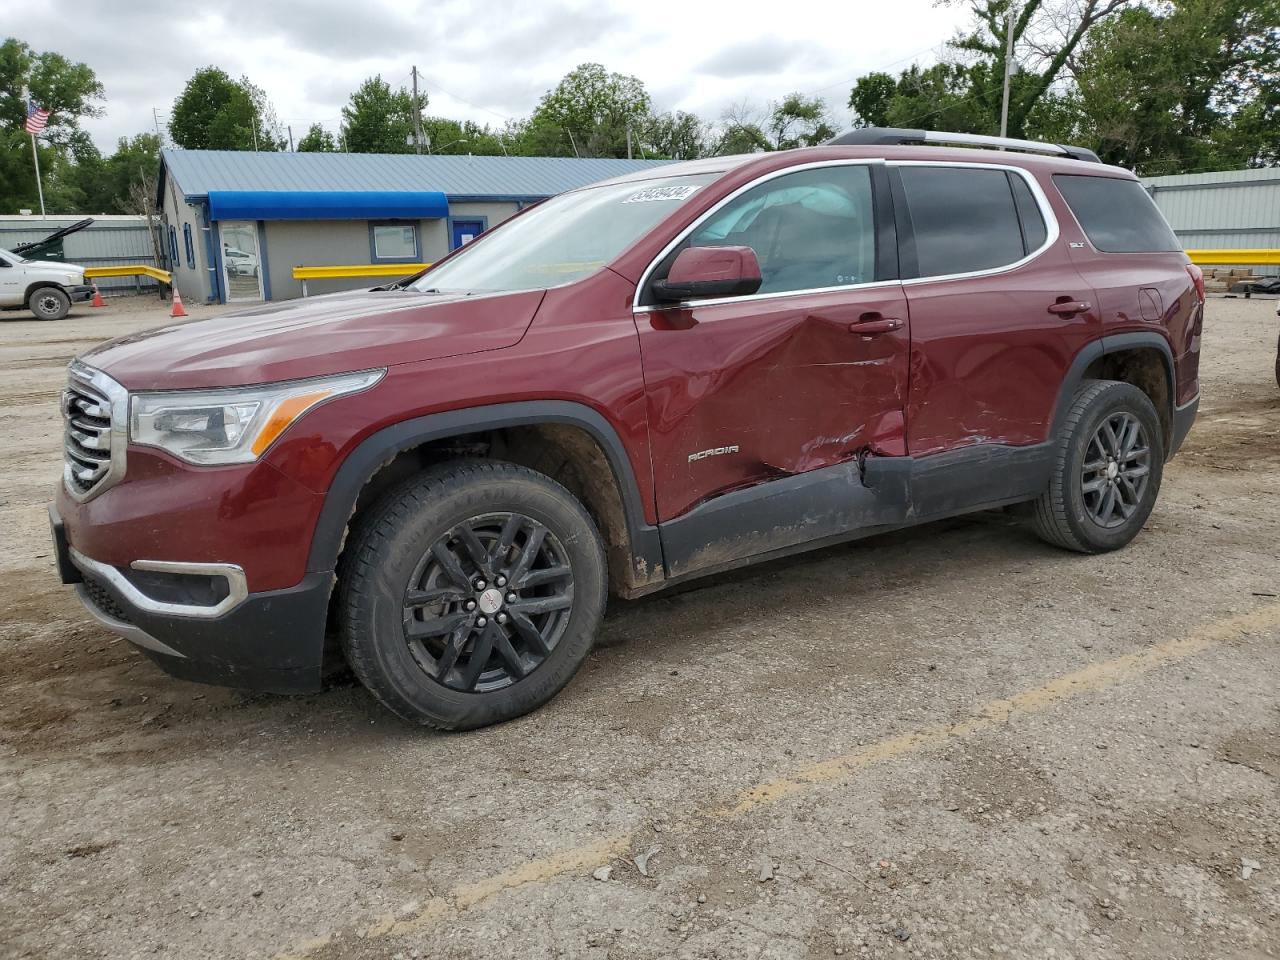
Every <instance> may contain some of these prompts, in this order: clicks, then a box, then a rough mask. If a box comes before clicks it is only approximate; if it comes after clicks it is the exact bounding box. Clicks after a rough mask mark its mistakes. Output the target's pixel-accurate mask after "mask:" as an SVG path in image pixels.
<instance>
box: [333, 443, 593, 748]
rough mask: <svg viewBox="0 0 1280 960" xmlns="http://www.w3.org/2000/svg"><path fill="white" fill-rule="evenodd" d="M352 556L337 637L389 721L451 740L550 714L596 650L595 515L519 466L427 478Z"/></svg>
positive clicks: (367, 531) (363, 534) (402, 493)
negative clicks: (541, 711)
mask: <svg viewBox="0 0 1280 960" xmlns="http://www.w3.org/2000/svg"><path fill="white" fill-rule="evenodd" d="M347 557H348V558H349V559H347V560H344V564H345V565H346V569H345V571H344V574H343V581H342V584H341V587H340V594H339V612H340V618H341V619H340V637H341V640H342V646H343V649H344V651H345V652H346V655H347V660H348V662H349V663H350V665H351V668H352V670H353V671H354V672H355V674H356V676H357V677H359V679H360V681H361V682H362V683H363V684H364V685H365V686H366V687H367V688H368V689H369V691H370V692H371V693H373V695H374V696H375V697H377V698H378V700H380V701H381V702H382V703H383V704H384V705H385V706H386V707H388V708H389V709H390V710H392V711H393V712H395V713H396V714H398V715H400V716H401V717H404V718H405V719H406V720H410V721H413V722H415V723H421V724H424V725H426V726H431V727H435V728H437V729H441V730H469V729H474V728H476V727H483V726H487V725H489V724H493V723H500V722H502V721H504V720H510V719H512V718H514V717H518V716H520V715H521V714H524V713H528V712H529V711H531V710H534V709H536V708H538V707H540V706H542V705H543V704H544V703H546V702H547V701H548V700H550V699H551V698H552V697H554V696H555V695H556V694H557V693H559V692H560V690H561V689H562V688H563V687H564V686H565V684H567V683H568V682H569V680H570V679H571V678H572V677H573V675H574V674H575V673H576V672H577V671H578V668H579V667H580V666H581V665H582V663H583V661H584V660H585V659H586V657H587V654H588V653H590V652H591V647H592V644H593V643H594V641H595V634H596V630H597V628H598V627H599V625H600V620H601V618H602V616H603V615H604V607H605V600H606V587H607V583H608V578H607V572H606V567H605V555H604V548H603V545H602V543H601V540H600V535H599V534H598V533H597V531H596V528H595V524H594V523H593V522H592V520H591V517H590V515H589V514H588V513H587V511H586V510H585V509H584V508H583V506H582V504H581V503H579V502H578V501H577V500H576V499H574V497H573V495H572V494H570V493H569V491H568V490H566V489H565V488H564V487H562V486H560V484H558V483H556V482H555V481H554V480H551V479H550V478H548V477H545V476H543V475H542V474H539V473H535V472H534V471H532V470H529V469H527V468H525V467H521V466H516V465H515V464H510V463H501V462H493V461H485V460H461V461H453V462H450V463H447V464H443V465H441V466H439V467H435V468H433V469H431V470H428V471H427V472H425V473H423V474H421V475H420V476H418V477H416V478H414V479H413V480H412V481H410V482H409V483H407V484H405V485H403V486H401V487H399V488H398V489H395V490H393V491H392V492H391V493H389V494H388V495H387V496H386V497H385V498H384V499H383V500H382V501H381V502H380V503H379V504H378V505H377V506H376V507H375V508H374V509H373V510H372V511H370V513H369V515H368V517H367V518H366V520H365V521H364V522H363V523H361V524H360V526H359V528H358V529H357V530H356V531H354V533H353V540H352V544H351V546H350V547H349V549H348V552H347ZM513 598H514V599H513Z"/></svg>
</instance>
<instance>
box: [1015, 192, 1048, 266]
mask: <svg viewBox="0 0 1280 960" xmlns="http://www.w3.org/2000/svg"><path fill="white" fill-rule="evenodd" d="M1009 183H1010V184H1011V185H1012V186H1013V202H1014V205H1015V206H1016V207H1017V208H1018V219H1019V220H1020V221H1021V222H1022V240H1023V246H1024V247H1025V248H1026V251H1027V253H1030V252H1031V251H1032V250H1039V249H1040V247H1041V246H1043V245H1044V242H1045V240H1046V238H1048V236H1049V233H1048V231H1047V229H1046V228H1045V225H1044V216H1043V215H1042V214H1041V213H1040V207H1039V206H1038V205H1037V204H1036V199H1035V197H1033V196H1032V195H1031V188H1030V187H1029V186H1027V181H1026V180H1024V179H1023V178H1022V176H1021V175H1020V174H1017V173H1011V174H1009Z"/></svg>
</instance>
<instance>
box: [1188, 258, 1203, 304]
mask: <svg viewBox="0 0 1280 960" xmlns="http://www.w3.org/2000/svg"><path fill="white" fill-rule="evenodd" d="M1187 273H1188V274H1190V276H1191V282H1192V284H1194V285H1195V288H1196V296H1197V297H1199V298H1200V302H1201V303H1204V271H1203V270H1201V269H1200V268H1199V267H1197V266H1196V265H1195V264H1194V263H1188V264H1187Z"/></svg>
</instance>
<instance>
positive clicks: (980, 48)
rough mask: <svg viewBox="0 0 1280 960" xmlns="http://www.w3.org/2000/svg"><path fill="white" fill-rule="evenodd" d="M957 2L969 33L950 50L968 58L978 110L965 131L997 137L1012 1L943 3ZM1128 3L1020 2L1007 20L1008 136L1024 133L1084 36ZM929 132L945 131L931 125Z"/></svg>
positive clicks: (970, 83) (1078, 0) (1079, 0)
mask: <svg viewBox="0 0 1280 960" xmlns="http://www.w3.org/2000/svg"><path fill="white" fill-rule="evenodd" d="M943 2H945V3H948V4H960V3H963V4H964V5H965V6H967V7H968V8H969V9H970V11H971V12H972V14H973V18H974V24H973V27H972V28H971V29H970V31H969V32H968V33H966V34H963V35H961V36H960V37H958V38H956V39H955V40H953V41H951V46H952V47H953V48H954V49H955V50H957V51H958V52H960V53H961V54H962V55H967V56H968V57H969V58H970V62H969V69H968V77H967V79H968V98H969V99H970V100H971V101H972V102H973V104H974V105H975V106H976V107H977V108H978V109H977V110H976V111H974V113H973V115H972V121H971V122H972V123H974V124H975V125H980V126H981V127H982V129H967V130H966V131H965V132H968V133H999V132H1000V107H1001V101H1002V99H1003V86H1004V64H1005V50H1006V48H1007V41H1008V38H1009V29H1010V21H1009V12H1010V8H1011V5H1013V3H1014V0H943ZM1133 2H1134V0H1024V2H1023V3H1022V4H1021V6H1015V7H1014V10H1015V12H1016V14H1017V15H1016V16H1015V17H1014V18H1013V20H1012V30H1013V43H1014V48H1015V53H1014V57H1015V66H1016V73H1014V75H1013V77H1012V79H1011V81H1010V85H1009V123H1008V135H1009V136H1011V137H1022V136H1026V135H1027V129H1026V126H1027V118H1028V116H1029V115H1030V114H1031V111H1032V110H1034V109H1035V107H1036V105H1037V104H1039V103H1040V101H1041V100H1042V99H1043V98H1044V97H1045V96H1047V95H1048V94H1049V93H1050V90H1051V88H1052V87H1053V85H1054V83H1056V82H1057V81H1058V80H1059V79H1060V78H1061V77H1062V75H1063V72H1064V70H1065V68H1066V67H1067V65H1068V63H1069V62H1070V61H1071V59H1072V57H1073V56H1074V55H1075V53H1076V51H1077V50H1078V49H1079V48H1080V46H1081V44H1082V43H1083V42H1084V40H1085V38H1086V37H1087V36H1088V34H1089V32H1090V31H1091V30H1092V29H1094V27H1096V26H1097V25H1098V24H1100V23H1103V22H1105V21H1106V20H1107V19H1108V18H1110V17H1113V16H1115V15H1117V14H1119V13H1120V12H1121V11H1122V10H1124V9H1125V8H1126V7H1127V6H1131V5H1132V4H1133ZM931 129H935V130H938V129H946V128H943V127H939V126H933V127H931Z"/></svg>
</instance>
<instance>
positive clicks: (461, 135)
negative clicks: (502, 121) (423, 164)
mask: <svg viewBox="0 0 1280 960" xmlns="http://www.w3.org/2000/svg"><path fill="white" fill-rule="evenodd" d="M422 131H423V133H424V134H425V135H426V138H427V142H426V144H425V146H424V152H426V153H443V154H466V153H473V154H475V155H476V156H481V157H485V156H499V155H501V154H503V153H504V152H505V151H506V145H505V144H504V143H503V139H502V132H501V131H495V130H493V129H491V128H490V127H489V125H488V124H485V125H484V126H481V125H480V124H478V123H476V122H474V121H472V120H462V121H458V120H450V119H449V118H447V117H425V118H424V119H423V121H422Z"/></svg>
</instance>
